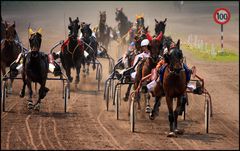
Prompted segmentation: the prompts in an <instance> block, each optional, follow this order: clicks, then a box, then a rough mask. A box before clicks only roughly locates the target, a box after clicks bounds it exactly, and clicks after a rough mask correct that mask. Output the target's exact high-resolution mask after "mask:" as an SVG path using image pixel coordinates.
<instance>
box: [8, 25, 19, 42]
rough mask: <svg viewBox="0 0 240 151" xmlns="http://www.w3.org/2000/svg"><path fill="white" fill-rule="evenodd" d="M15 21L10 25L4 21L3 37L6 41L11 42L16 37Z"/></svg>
mask: <svg viewBox="0 0 240 151" xmlns="http://www.w3.org/2000/svg"><path fill="white" fill-rule="evenodd" d="M15 27H16V26H15V21H14V23H13V24H12V25H9V24H8V23H7V22H6V21H5V34H6V35H5V37H6V39H7V40H10V41H13V40H14V38H15V37H16V35H17V32H16V30H15Z"/></svg>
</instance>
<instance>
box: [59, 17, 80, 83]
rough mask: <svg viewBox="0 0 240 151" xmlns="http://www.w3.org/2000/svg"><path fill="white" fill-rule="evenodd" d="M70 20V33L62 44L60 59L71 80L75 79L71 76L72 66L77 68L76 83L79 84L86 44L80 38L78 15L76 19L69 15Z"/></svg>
mask: <svg viewBox="0 0 240 151" xmlns="http://www.w3.org/2000/svg"><path fill="white" fill-rule="evenodd" d="M69 21H70V25H69V26H68V29H69V30H70V33H69V36H68V39H67V40H66V41H65V42H64V43H63V45H62V46H61V52H60V59H61V62H62V65H63V68H64V69H65V71H66V75H67V77H68V80H69V81H70V82H72V80H73V78H72V77H71V68H76V73H77V75H76V79H75V83H76V84H78V83H79V81H80V76H79V74H80V69H81V64H82V63H83V61H84V45H83V42H82V41H81V40H78V30H79V28H80V25H78V23H79V19H78V17H77V19H75V20H74V21H72V19H71V17H69Z"/></svg>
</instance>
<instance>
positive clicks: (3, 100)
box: [2, 81, 7, 112]
mask: <svg viewBox="0 0 240 151" xmlns="http://www.w3.org/2000/svg"><path fill="white" fill-rule="evenodd" d="M6 95H7V85H6V82H5V81H4V82H3V88H2V104H3V112H5V104H6V102H5V101H6Z"/></svg>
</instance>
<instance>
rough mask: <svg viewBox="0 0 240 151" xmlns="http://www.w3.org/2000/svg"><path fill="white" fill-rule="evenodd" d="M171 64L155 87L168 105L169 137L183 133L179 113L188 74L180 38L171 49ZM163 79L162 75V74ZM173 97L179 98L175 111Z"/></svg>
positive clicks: (155, 105)
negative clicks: (179, 124) (185, 68)
mask: <svg viewBox="0 0 240 151" xmlns="http://www.w3.org/2000/svg"><path fill="white" fill-rule="evenodd" d="M169 57H170V58H169V64H168V65H167V66H166V68H165V70H162V71H163V81H161V80H160V81H158V82H157V86H156V87H155V89H154V94H155V96H156V97H159V98H160V100H161V98H162V97H163V96H164V94H165V97H166V102H167V106H168V112H169V115H168V119H169V123H170V133H169V134H168V136H169V137H171V136H175V135H176V134H181V133H182V131H180V130H179V129H178V127H177V120H178V115H179V112H180V108H181V97H182V96H183V95H184V93H185V91H186V88H187V80H186V74H185V71H184V70H183V53H182V50H180V40H178V42H177V44H176V46H175V47H173V48H171V49H170V54H169ZM160 79H161V75H160ZM173 98H177V106H176V108H175V110H174V111H173ZM158 104H159V101H158V102H155V104H154V109H153V110H152V114H150V116H149V117H150V119H151V120H153V119H154V118H155V116H156V109H157V108H158Z"/></svg>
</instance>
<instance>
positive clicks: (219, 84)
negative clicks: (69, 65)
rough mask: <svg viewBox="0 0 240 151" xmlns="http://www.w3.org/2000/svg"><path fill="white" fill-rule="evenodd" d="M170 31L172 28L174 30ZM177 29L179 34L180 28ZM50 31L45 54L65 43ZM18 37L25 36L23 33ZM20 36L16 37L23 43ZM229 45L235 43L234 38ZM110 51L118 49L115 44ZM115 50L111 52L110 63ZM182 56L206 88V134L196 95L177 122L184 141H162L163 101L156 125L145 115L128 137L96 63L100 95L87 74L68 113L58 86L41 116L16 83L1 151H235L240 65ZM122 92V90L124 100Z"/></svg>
mask: <svg viewBox="0 0 240 151" xmlns="http://www.w3.org/2000/svg"><path fill="white" fill-rule="evenodd" d="M20 16H21V15H20ZM169 18H170V17H169ZM36 24H37V23H36ZM41 24H44V23H43V22H41ZM25 25H27V24H25ZM169 25H170V27H171V25H172V24H171V23H169ZM234 25H235V24H234ZM167 26H168V25H167ZM37 27H38V26H37ZM150 27H151V26H150ZM179 27H182V28H183V25H179ZM56 28H57V27H56ZM184 28H187V27H184ZM184 28H183V29H184ZM59 29H62V27H61V28H60V27H59ZM172 29H173V28H172ZM51 30H52V29H51V28H50V26H49V27H48V28H47V27H46V28H45V31H46V33H48V36H49V35H50V36H49V37H48V39H50V41H45V46H44V48H45V47H46V48H47V47H48V48H49V47H50V46H52V45H53V43H54V42H56V41H58V40H60V39H62V37H63V31H61V35H59V33H57V32H56V33H54V32H51ZM167 30H168V29H167ZM199 30H200V29H199ZM229 30H230V29H229ZM47 31H49V32H47ZM238 31H239V29H238ZM20 32H22V33H24V34H25V31H20ZM24 34H20V36H23V37H24ZM24 38H25V39H26V36H25V37H24ZM25 39H24V40H23V41H26V40H25ZM56 39H57V40H56ZM229 40H230V41H234V43H235V41H236V38H235V39H234V40H231V39H229ZM234 47H235V48H236V45H234ZM113 48H116V45H115V43H113ZM116 50H117V49H112V50H111V51H110V52H109V53H110V55H112V56H113V57H114V59H116V56H117V55H116ZM236 52H238V50H237V49H236ZM184 55H185V56H186V57H187V63H188V65H189V67H191V66H192V65H195V66H196V67H197V74H198V75H199V76H201V77H202V78H204V79H205V83H206V88H207V90H208V91H209V92H210V94H211V96H212V101H213V118H211V121H210V133H209V134H206V133H205V132H204V97H203V96H196V95H189V106H188V108H187V117H186V120H185V121H183V120H182V119H181V118H179V127H180V128H182V129H184V130H185V133H184V135H181V136H178V137H177V138H168V137H166V132H168V130H169V126H168V117H167V115H168V112H167V105H166V102H165V98H163V100H162V105H161V108H160V116H159V117H157V118H156V119H155V120H154V121H150V120H149V119H148V118H147V115H146V116H143V117H141V118H140V119H138V120H137V125H136V132H135V133H131V132H130V123H129V117H128V116H127V109H128V103H126V102H124V101H122V102H121V106H120V119H119V120H116V117H115V111H114V107H113V106H112V104H110V110H109V111H108V112H107V111H106V107H105V101H104V100H103V86H104V81H105V80H106V78H107V76H108V66H107V65H108V62H107V61H106V60H101V59H100V62H101V63H102V64H103V80H102V83H101V91H99V92H97V91H96V90H97V81H96V80H95V72H94V71H92V70H90V76H89V77H86V78H84V77H83V76H81V82H80V85H78V89H75V87H74V85H73V84H72V85H71V99H70V100H69V102H68V112H67V113H64V106H63V105H64V104H63V99H62V91H61V89H60V88H61V83H60V82H56V81H48V82H47V87H49V88H50V91H49V93H48V95H47V96H46V98H45V99H44V100H43V103H42V106H41V111H40V112H39V113H36V112H29V111H27V109H26V98H23V99H21V98H19V97H18V92H19V91H20V87H21V85H22V83H21V82H19V81H15V83H14V88H13V94H12V95H10V96H9V97H8V98H7V104H6V110H7V112H1V149H146V150H151V149H180V150H182V149H194V150H195V149H196V150H201V149H236V150H237V149H238V150H239V63H238V62H236V63H212V62H211V63H210V62H205V61H200V60H197V59H196V58H194V57H192V55H191V54H190V53H189V52H187V51H184ZM74 73H75V72H73V74H74ZM91 73H94V74H91ZM123 92H125V91H124V89H123V90H122V96H123ZM35 99H36V98H35ZM152 102H153V101H152V100H151V103H152Z"/></svg>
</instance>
